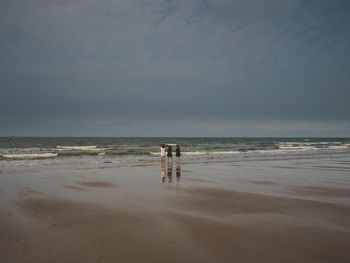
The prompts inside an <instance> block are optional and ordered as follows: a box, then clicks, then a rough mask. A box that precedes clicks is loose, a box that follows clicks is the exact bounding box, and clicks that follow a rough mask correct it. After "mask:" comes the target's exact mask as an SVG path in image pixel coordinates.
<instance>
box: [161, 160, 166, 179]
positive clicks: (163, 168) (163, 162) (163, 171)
mask: <svg viewBox="0 0 350 263" xmlns="http://www.w3.org/2000/svg"><path fill="white" fill-rule="evenodd" d="M161 166H162V173H161V176H160V178H162V182H163V183H164V182H165V160H162V161H161Z"/></svg>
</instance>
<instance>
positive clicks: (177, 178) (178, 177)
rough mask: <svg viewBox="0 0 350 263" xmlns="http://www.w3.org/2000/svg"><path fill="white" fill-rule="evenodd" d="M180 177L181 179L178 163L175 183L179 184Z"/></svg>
mask: <svg viewBox="0 0 350 263" xmlns="http://www.w3.org/2000/svg"><path fill="white" fill-rule="evenodd" d="M180 177H181V167H180V162H177V163H176V181H178V182H180Z"/></svg>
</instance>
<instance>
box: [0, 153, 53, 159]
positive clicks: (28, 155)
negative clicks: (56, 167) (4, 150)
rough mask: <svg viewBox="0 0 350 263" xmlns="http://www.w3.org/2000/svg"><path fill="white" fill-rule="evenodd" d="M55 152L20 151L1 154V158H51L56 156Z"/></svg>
mask: <svg viewBox="0 0 350 263" xmlns="http://www.w3.org/2000/svg"><path fill="white" fill-rule="evenodd" d="M57 155H58V154H57V153H21V154H19V153H18V154H2V155H0V156H1V157H3V158H7V159H35V158H52V157H56V156H57Z"/></svg>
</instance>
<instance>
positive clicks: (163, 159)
mask: <svg viewBox="0 0 350 263" xmlns="http://www.w3.org/2000/svg"><path fill="white" fill-rule="evenodd" d="M160 160H161V161H162V162H164V161H165V145H164V144H162V146H161V147H160Z"/></svg>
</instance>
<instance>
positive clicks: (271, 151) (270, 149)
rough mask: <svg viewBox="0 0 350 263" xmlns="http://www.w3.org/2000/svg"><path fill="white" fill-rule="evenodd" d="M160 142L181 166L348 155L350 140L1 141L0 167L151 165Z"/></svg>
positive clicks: (142, 139) (163, 139) (29, 139)
mask: <svg viewBox="0 0 350 263" xmlns="http://www.w3.org/2000/svg"><path fill="white" fill-rule="evenodd" d="M163 143H164V144H179V145H180V147H181V154H182V159H183V160H184V161H196V160H214V161H215V160H216V159H217V160H222V159H225V160H230V159H240V158H285V157H287V158H288V157H294V158H295V157H303V156H308V157H310V156H322V155H342V154H349V153H350V138H148V137H147V138H125V137H119V138H111V137H103V138H97V137H92V138H83V137H80V138H79V137H74V138H69V137H48V138H45V137H19V138H15V139H11V138H9V137H0V167H7V166H33V165H55V164H56V165H59V164H74V163H80V164H84V163H85V164H98V163H134V162H155V161H158V160H159V155H160V148H159V147H160V145H161V144H163Z"/></svg>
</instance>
